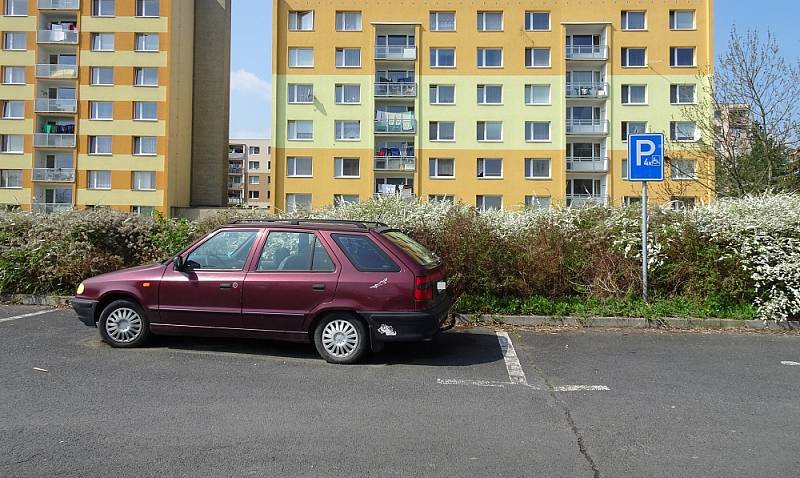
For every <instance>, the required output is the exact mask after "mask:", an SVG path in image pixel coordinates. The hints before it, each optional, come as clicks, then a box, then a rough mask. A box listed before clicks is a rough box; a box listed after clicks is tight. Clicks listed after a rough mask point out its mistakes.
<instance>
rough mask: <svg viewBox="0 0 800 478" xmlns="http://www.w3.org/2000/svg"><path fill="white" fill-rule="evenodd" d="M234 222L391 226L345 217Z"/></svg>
mask: <svg viewBox="0 0 800 478" xmlns="http://www.w3.org/2000/svg"><path fill="white" fill-rule="evenodd" d="M232 224H289V225H292V226H300V225H302V224H332V225H338V226H355V227H358V228H360V229H370V228H381V227H389V226H388V225H387V224H384V223H382V222H377V221H347V220H343V219H240V220H238V221H233V223H232Z"/></svg>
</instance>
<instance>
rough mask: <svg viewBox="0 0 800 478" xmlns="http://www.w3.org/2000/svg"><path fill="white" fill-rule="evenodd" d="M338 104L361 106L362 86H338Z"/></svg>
mask: <svg viewBox="0 0 800 478" xmlns="http://www.w3.org/2000/svg"><path fill="white" fill-rule="evenodd" d="M336 103H337V104H340V105H357V104H361V85H336Z"/></svg>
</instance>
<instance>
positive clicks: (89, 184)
mask: <svg viewBox="0 0 800 478" xmlns="http://www.w3.org/2000/svg"><path fill="white" fill-rule="evenodd" d="M86 188H87V189H99V190H103V191H110V190H111V171H109V170H91V171H89V172H88V174H87V178H86Z"/></svg>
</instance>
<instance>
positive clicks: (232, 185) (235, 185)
mask: <svg viewBox="0 0 800 478" xmlns="http://www.w3.org/2000/svg"><path fill="white" fill-rule="evenodd" d="M243 187H244V183H243V182H229V183H228V189H242V188H243Z"/></svg>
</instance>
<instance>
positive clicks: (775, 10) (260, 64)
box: [230, 0, 800, 139]
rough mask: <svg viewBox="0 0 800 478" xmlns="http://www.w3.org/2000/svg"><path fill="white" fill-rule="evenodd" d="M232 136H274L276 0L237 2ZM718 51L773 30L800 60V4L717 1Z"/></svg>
mask: <svg viewBox="0 0 800 478" xmlns="http://www.w3.org/2000/svg"><path fill="white" fill-rule="evenodd" d="M232 3H233V12H232V16H233V18H232V21H233V26H232V38H231V42H232V44H231V49H232V52H231V122H230V125H231V126H230V135H231V138H239V139H242V138H245V139H249V138H269V136H270V118H271V106H272V105H271V104H270V103H271V100H270V98H271V95H272V84H271V81H272V72H271V70H272V45H271V43H272V32H271V29H272V2H271V1H269V0H232ZM714 8H715V10H716V12H715V18H714V23H715V25H714V28H715V32H714V33H715V37H716V38H715V43H714V44H715V48H716V50H717V54H718V55H719V54H721V53H723V52H724V50H725V45H726V44H727V43H728V37H729V35H730V31H731V28H732V27H733V26H734V25H736V28H737V29H738V30H739V31H745V30H748V29H756V30H758V31H760V32H764V31H766V30H767V29H769V30H771V31H772V32H773V33H774V34H775V36H776V37H777V39H778V41H779V42H780V45H781V51H782V53H783V55H784V56H785V57H787V58H789V59H797V58H800V33H798V31H797V30H795V28H797V22H798V21H800V1H798V0H760V1H759V2H753V1H752V0H747V1H745V0H715V1H714Z"/></svg>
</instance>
